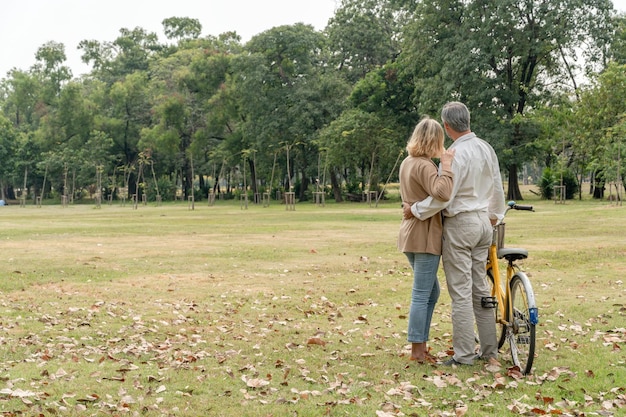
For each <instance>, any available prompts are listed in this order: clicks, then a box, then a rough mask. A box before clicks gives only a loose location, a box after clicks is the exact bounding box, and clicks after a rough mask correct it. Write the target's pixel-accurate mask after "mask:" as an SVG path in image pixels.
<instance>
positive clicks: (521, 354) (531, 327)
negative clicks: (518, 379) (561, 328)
mask: <svg viewBox="0 0 626 417" xmlns="http://www.w3.org/2000/svg"><path fill="white" fill-rule="evenodd" d="M509 302H511V303H512V308H510V309H507V315H510V314H511V313H512V315H513V317H507V321H508V322H509V325H508V326H506V340H507V341H508V342H509V346H510V349H511V359H512V360H513V363H514V364H515V365H517V366H519V368H520V371H521V372H522V373H523V374H528V373H530V371H531V369H532V366H533V359H534V358H535V325H536V324H537V321H538V312H537V307H536V304H535V295H534V293H533V289H532V286H531V285H530V281H529V280H528V277H527V276H526V274H524V273H523V272H520V271H518V272H516V273H515V275H513V278H512V279H511V299H510V300H509Z"/></svg>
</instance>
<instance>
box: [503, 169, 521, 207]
mask: <svg viewBox="0 0 626 417" xmlns="http://www.w3.org/2000/svg"><path fill="white" fill-rule="evenodd" d="M506 198H507V200H513V201H519V200H523V198H522V192H521V191H520V189H519V183H518V182H517V164H511V165H509V186H508V190H507V193H506Z"/></svg>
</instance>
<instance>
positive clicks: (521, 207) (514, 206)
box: [509, 201, 535, 211]
mask: <svg viewBox="0 0 626 417" xmlns="http://www.w3.org/2000/svg"><path fill="white" fill-rule="evenodd" d="M509 207H510V208H512V209H514V210H526V211H535V209H534V208H533V206H525V205H522V204H515V202H514V201H510V202H509Z"/></svg>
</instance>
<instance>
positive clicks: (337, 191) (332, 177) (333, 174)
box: [330, 168, 343, 203]
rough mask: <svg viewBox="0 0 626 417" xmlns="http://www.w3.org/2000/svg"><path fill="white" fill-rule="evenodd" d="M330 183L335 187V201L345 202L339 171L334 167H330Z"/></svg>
mask: <svg viewBox="0 0 626 417" xmlns="http://www.w3.org/2000/svg"><path fill="white" fill-rule="evenodd" d="M330 184H331V185H332V188H333V196H334V197H335V202H337V203H341V202H343V198H342V197H341V186H340V185H339V181H337V173H336V172H335V169H333V168H331V169H330Z"/></svg>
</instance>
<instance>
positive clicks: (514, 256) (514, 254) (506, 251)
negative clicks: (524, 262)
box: [498, 248, 528, 261]
mask: <svg viewBox="0 0 626 417" xmlns="http://www.w3.org/2000/svg"><path fill="white" fill-rule="evenodd" d="M502 258H505V259H506V260H507V261H517V260H519V259H526V258H528V251H527V250H526V249H520V248H501V249H498V259H502Z"/></svg>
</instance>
